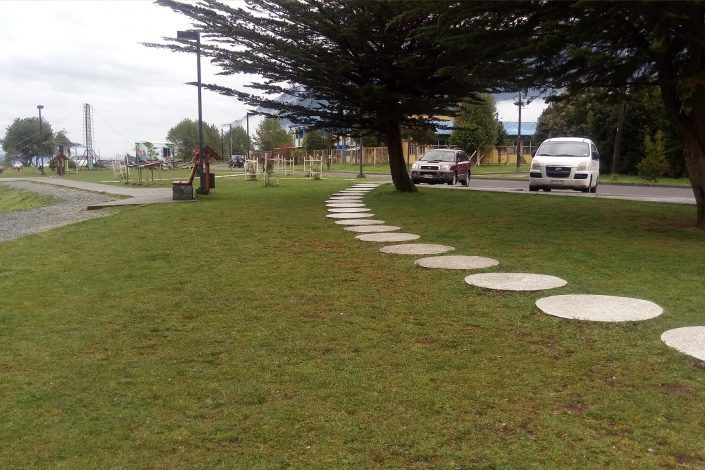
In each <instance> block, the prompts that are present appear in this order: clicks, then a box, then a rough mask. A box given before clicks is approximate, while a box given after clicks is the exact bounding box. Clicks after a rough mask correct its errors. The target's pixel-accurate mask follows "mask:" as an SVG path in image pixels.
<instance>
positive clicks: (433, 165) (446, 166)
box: [411, 149, 472, 186]
mask: <svg viewBox="0 0 705 470" xmlns="http://www.w3.org/2000/svg"><path fill="white" fill-rule="evenodd" d="M471 171H472V163H471V162H470V159H469V158H468V154H467V153H465V152H463V151H462V150H458V149H433V150H429V151H428V152H426V153H425V154H424V156H423V157H421V158H420V159H419V160H418V161H416V162H414V164H413V165H411V181H413V182H414V184H418V183H431V184H434V183H448V184H450V185H455V184H456V183H458V182H460V184H462V185H463V186H467V185H468V184H470V173H471Z"/></svg>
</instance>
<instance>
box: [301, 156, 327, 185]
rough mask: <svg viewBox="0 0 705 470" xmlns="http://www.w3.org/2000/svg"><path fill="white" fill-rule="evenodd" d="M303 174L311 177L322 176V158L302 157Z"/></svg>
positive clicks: (317, 177) (318, 177)
mask: <svg viewBox="0 0 705 470" xmlns="http://www.w3.org/2000/svg"><path fill="white" fill-rule="evenodd" d="M304 174H305V175H306V176H308V177H310V178H313V179H317V180H318V179H321V178H322V177H323V158H313V157H310V158H306V157H304Z"/></svg>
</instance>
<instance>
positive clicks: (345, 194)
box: [330, 191, 367, 197]
mask: <svg viewBox="0 0 705 470" xmlns="http://www.w3.org/2000/svg"><path fill="white" fill-rule="evenodd" d="M366 194H367V193H363V192H360V191H356V192H354V193H335V194H331V196H330V197H351V196H358V197H364V196H365V195H366Z"/></svg>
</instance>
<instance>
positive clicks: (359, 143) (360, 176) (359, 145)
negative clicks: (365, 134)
mask: <svg viewBox="0 0 705 470" xmlns="http://www.w3.org/2000/svg"><path fill="white" fill-rule="evenodd" d="M358 147H359V152H360V174H359V175H357V177H358V178H364V177H365V174H364V173H363V172H362V159H363V158H364V155H365V152H364V151H363V150H362V136H360V138H359V139H358Z"/></svg>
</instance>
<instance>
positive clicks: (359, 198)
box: [326, 196, 362, 203]
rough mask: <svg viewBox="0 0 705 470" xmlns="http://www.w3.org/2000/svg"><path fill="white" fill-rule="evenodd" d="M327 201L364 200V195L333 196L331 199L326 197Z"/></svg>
mask: <svg viewBox="0 0 705 470" xmlns="http://www.w3.org/2000/svg"><path fill="white" fill-rule="evenodd" d="M326 202H328V203H330V202H333V203H336V202H362V196H359V197H358V196H346V197H332V198H330V199H326Z"/></svg>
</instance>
